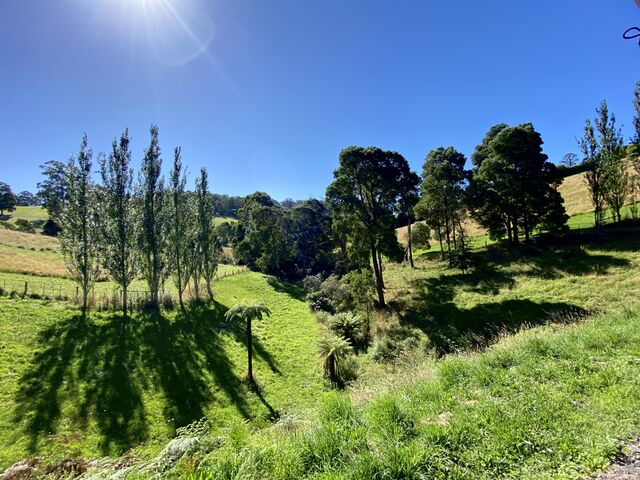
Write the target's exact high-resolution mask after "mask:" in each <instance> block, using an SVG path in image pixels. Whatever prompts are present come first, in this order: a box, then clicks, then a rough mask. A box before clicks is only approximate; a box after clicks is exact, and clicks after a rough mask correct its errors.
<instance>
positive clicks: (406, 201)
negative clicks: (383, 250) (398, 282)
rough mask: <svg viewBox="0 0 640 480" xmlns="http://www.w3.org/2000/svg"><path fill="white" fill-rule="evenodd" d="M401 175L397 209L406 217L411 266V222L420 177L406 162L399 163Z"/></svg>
mask: <svg viewBox="0 0 640 480" xmlns="http://www.w3.org/2000/svg"><path fill="white" fill-rule="evenodd" d="M400 167H401V169H402V176H401V178H400V195H399V200H398V205H397V208H398V211H399V213H400V214H402V215H403V216H405V217H406V219H407V255H406V256H407V258H408V260H409V264H410V265H411V268H414V265H413V235H412V232H411V224H412V223H413V221H414V220H415V215H414V209H415V207H416V205H417V204H418V200H419V199H420V190H419V188H418V185H419V184H420V177H418V175H417V174H416V173H414V172H412V171H411V170H410V169H409V164H408V163H407V162H404V163H401V164H400Z"/></svg>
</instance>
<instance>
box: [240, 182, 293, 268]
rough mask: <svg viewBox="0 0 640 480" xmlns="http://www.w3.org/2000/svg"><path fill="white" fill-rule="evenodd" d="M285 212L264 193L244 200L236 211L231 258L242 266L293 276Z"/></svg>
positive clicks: (254, 194)
mask: <svg viewBox="0 0 640 480" xmlns="http://www.w3.org/2000/svg"><path fill="white" fill-rule="evenodd" d="M284 222H285V220H284V213H283V211H282V209H281V208H280V206H279V205H277V203H276V202H275V201H274V200H273V199H272V198H271V197H270V196H269V195H267V194H266V193H263V192H256V193H253V194H251V195H249V196H247V197H246V198H245V201H244V204H243V206H242V208H241V209H240V211H239V212H238V228H237V229H236V232H237V234H238V240H239V241H238V242H237V243H236V245H235V246H234V249H233V255H234V257H235V258H236V259H237V261H238V262H239V263H241V264H244V265H247V266H248V267H250V268H254V269H257V270H259V271H261V272H265V273H269V274H272V275H279V276H284V277H286V276H288V275H292V274H293V265H292V263H293V262H292V251H291V244H290V242H288V241H287V238H286V234H285V229H284Z"/></svg>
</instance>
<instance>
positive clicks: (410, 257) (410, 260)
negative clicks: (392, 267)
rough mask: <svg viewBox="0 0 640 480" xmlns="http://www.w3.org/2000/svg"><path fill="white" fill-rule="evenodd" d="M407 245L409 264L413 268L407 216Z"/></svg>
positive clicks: (409, 222) (409, 221)
mask: <svg viewBox="0 0 640 480" xmlns="http://www.w3.org/2000/svg"><path fill="white" fill-rule="evenodd" d="M407 246H408V247H409V265H411V268H414V265H413V250H412V248H411V218H410V217H408V218H407Z"/></svg>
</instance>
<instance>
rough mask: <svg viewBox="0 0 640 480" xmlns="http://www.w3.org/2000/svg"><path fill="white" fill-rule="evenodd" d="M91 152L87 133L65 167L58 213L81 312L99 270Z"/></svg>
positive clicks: (62, 241)
mask: <svg viewBox="0 0 640 480" xmlns="http://www.w3.org/2000/svg"><path fill="white" fill-rule="evenodd" d="M92 156H93V153H92V151H91V148H89V146H88V142H87V135H86V134H84V135H83V136H82V143H81V144H80V151H79V152H78V156H77V161H76V157H74V156H71V158H70V159H69V162H68V163H67V166H66V169H65V191H66V201H65V203H64V204H63V205H62V206H61V210H60V215H59V216H58V218H59V221H60V223H61V227H62V232H61V235H60V247H61V249H62V253H63V255H64V260H65V263H66V265H67V270H69V273H70V274H71V277H72V278H73V279H74V281H75V282H76V283H77V284H78V286H79V287H80V289H81V290H82V312H83V314H84V315H85V316H86V313H87V308H88V297H89V291H90V290H91V288H92V287H93V285H94V283H95V281H96V278H97V277H98V274H99V272H100V257H99V253H100V252H99V238H98V221H97V210H96V209H97V206H96V205H97V202H96V190H95V185H94V184H93V181H92V179H91V167H92Z"/></svg>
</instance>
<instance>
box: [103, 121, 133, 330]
mask: <svg viewBox="0 0 640 480" xmlns="http://www.w3.org/2000/svg"><path fill="white" fill-rule="evenodd" d="M129 143H130V139H129V131H128V129H127V130H125V131H124V133H123V134H122V135H121V136H120V139H119V140H116V139H114V140H113V144H112V148H111V153H110V154H109V156H108V157H105V156H102V157H101V158H100V174H101V177H102V185H101V187H100V188H99V189H98V192H99V201H98V204H99V205H100V222H99V225H100V230H101V232H100V233H101V247H102V248H101V250H102V261H103V265H104V268H105V269H106V270H107V271H108V272H109V274H110V275H111V278H113V280H114V281H115V282H116V283H117V284H118V286H119V287H120V288H121V290H122V312H123V316H124V318H127V292H128V289H129V285H130V284H131V282H132V281H133V280H134V279H135V277H136V275H137V273H138V249H137V248H136V246H135V244H134V243H135V238H136V212H135V206H134V191H133V169H132V168H131V150H130V148H129Z"/></svg>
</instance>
